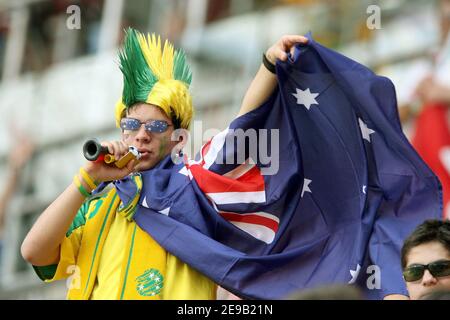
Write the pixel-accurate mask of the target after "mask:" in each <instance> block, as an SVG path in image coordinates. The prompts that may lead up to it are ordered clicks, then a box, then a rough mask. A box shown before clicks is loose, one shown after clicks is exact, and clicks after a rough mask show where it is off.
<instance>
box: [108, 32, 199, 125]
mask: <svg viewBox="0 0 450 320" xmlns="http://www.w3.org/2000/svg"><path fill="white" fill-rule="evenodd" d="M119 66H120V70H121V71H122V74H123V91H122V98H121V99H120V100H119V102H118V103H117V105H116V112H115V116H116V125H117V126H118V127H119V125H120V119H122V117H124V115H125V111H126V109H127V108H129V107H131V106H132V105H134V104H136V103H139V102H143V103H148V104H153V105H156V106H158V107H160V108H161V109H162V110H163V111H164V112H165V114H166V115H167V116H168V117H169V118H171V119H172V121H173V122H174V125H175V126H176V127H180V128H184V129H189V124H190V123H191V119H192V115H193V107H192V98H191V95H190V93H189V85H190V84H191V80H192V73H191V70H190V68H189V66H188V64H187V63H186V55H185V54H184V52H183V51H180V50H174V48H173V46H172V44H171V43H170V42H168V41H167V40H166V41H165V43H164V47H163V48H162V47H161V38H160V37H159V36H158V37H156V36H155V34H152V35H150V34H148V35H147V37H145V36H144V35H143V34H141V33H140V32H138V31H136V30H134V29H132V28H128V30H127V31H126V34H125V41H124V45H123V47H122V49H121V50H120V51H119Z"/></svg>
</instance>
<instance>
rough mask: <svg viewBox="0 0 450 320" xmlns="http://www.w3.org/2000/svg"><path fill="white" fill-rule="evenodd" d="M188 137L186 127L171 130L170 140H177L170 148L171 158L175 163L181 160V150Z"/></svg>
mask: <svg viewBox="0 0 450 320" xmlns="http://www.w3.org/2000/svg"><path fill="white" fill-rule="evenodd" d="M188 139H189V131H187V130H186V129H176V130H174V132H172V135H171V139H170V140H171V141H178V143H177V144H176V145H175V146H174V147H173V148H172V152H171V155H170V156H171V158H172V161H173V162H174V163H175V164H179V163H181V162H182V161H183V156H182V150H183V148H184V147H185V146H186V144H187V142H188Z"/></svg>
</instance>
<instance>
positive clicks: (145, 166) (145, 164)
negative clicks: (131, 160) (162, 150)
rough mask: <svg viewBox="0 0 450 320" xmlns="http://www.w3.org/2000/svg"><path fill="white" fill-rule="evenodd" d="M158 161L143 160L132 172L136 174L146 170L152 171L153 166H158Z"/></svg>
mask: <svg viewBox="0 0 450 320" xmlns="http://www.w3.org/2000/svg"><path fill="white" fill-rule="evenodd" d="M158 162H159V161H157V160H154V159H152V160H150V159H149V160H145V161H140V162H139V163H138V164H137V165H136V166H135V167H134V171H136V172H140V171H146V170H150V169H152V168H153V167H154V166H156V165H157V164H158Z"/></svg>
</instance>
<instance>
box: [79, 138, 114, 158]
mask: <svg viewBox="0 0 450 320" xmlns="http://www.w3.org/2000/svg"><path fill="white" fill-rule="evenodd" d="M83 154H84V157H85V158H86V159H87V160H89V161H97V160H99V161H103V160H104V157H105V155H106V154H108V147H104V146H102V145H101V144H100V143H99V142H98V141H97V140H96V139H90V140H88V141H86V142H85V143H84V146H83Z"/></svg>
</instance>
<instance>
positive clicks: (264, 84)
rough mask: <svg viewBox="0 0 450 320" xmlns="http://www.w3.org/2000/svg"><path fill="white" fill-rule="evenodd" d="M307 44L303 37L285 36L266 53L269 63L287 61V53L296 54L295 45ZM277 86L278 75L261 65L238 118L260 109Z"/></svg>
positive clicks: (306, 39)
mask: <svg viewBox="0 0 450 320" xmlns="http://www.w3.org/2000/svg"><path fill="white" fill-rule="evenodd" d="M307 42H308V38H306V37H303V36H298V35H286V36H283V37H282V38H281V39H280V40H278V41H277V42H276V43H275V44H274V45H273V46H271V47H270V48H269V49H267V51H266V53H265V55H266V58H267V60H268V61H267V62H268V63H270V64H272V65H275V62H276V60H277V59H279V60H281V61H286V60H287V58H288V55H287V52H291V55H292V54H293V53H294V48H295V44H297V43H307ZM276 85H277V77H276V74H275V73H272V72H271V71H269V70H268V69H267V67H266V66H265V65H264V64H261V66H260V68H259V70H258V72H257V73H256V76H255V78H254V79H253V81H252V83H251V84H250V87H249V88H248V90H247V92H246V94H245V96H244V99H243V101H242V105H241V109H240V110H239V113H238V117H239V116H242V115H243V114H246V113H247V112H250V111H252V110H254V109H256V108H258V107H259V106H260V105H261V104H262V103H263V102H264V101H266V100H267V99H268V98H269V97H270V95H271V94H272V92H273V90H274V89H275V86H276Z"/></svg>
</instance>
